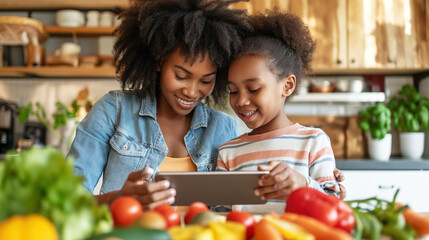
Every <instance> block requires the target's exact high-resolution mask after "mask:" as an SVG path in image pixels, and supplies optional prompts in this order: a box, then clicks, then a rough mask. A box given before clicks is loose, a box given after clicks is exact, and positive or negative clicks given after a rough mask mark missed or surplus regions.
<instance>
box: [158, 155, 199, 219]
mask: <svg viewBox="0 0 429 240" xmlns="http://www.w3.org/2000/svg"><path fill="white" fill-rule="evenodd" d="M158 169H159V171H160V172H196V171H197V166H195V163H194V162H193V161H192V159H191V157H190V156H187V157H184V158H172V157H165V159H164V161H162V163H161V165H160V166H159V167H158ZM176 210H177V211H178V212H179V213H182V214H185V213H186V212H187V211H188V207H187V206H177V207H176Z"/></svg>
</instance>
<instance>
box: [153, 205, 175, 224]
mask: <svg viewBox="0 0 429 240" xmlns="http://www.w3.org/2000/svg"><path fill="white" fill-rule="evenodd" d="M153 210H155V211H156V212H159V213H160V214H161V215H162V216H163V217H164V219H165V221H166V222H167V228H170V227H172V226H180V214H179V212H177V211H176V209H174V208H173V207H172V206H170V205H169V204H161V205H158V206H157V207H155V208H154V209H153Z"/></svg>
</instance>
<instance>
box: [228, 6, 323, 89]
mask: <svg viewBox="0 0 429 240" xmlns="http://www.w3.org/2000/svg"><path fill="white" fill-rule="evenodd" d="M251 24H252V25H253V28H254V32H253V34H252V36H250V37H249V38H247V39H245V40H244V43H243V48H242V49H241V50H240V51H239V53H238V55H237V56H236V58H239V57H242V56H244V55H253V56H259V57H262V58H263V59H265V62H266V64H267V66H268V68H269V69H270V70H271V72H273V73H274V74H275V75H277V77H278V78H279V79H283V78H284V77H286V76H288V75H290V74H294V75H295V77H296V79H297V82H296V85H297V86H296V87H297V88H298V85H299V83H300V79H301V77H302V76H304V75H305V74H307V73H309V72H310V71H311V65H310V63H311V60H312V57H313V52H314V50H315V48H316V44H315V42H314V41H313V39H312V37H311V34H310V31H309V29H308V27H307V26H306V25H305V24H304V22H303V21H302V20H301V19H300V18H299V17H297V16H295V15H293V14H290V13H282V12H281V11H280V10H279V9H278V8H276V9H274V10H271V11H267V12H266V14H262V13H259V14H256V15H254V16H252V17H251Z"/></svg>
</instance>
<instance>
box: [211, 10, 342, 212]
mask: <svg viewBox="0 0 429 240" xmlns="http://www.w3.org/2000/svg"><path fill="white" fill-rule="evenodd" d="M252 24H253V25H254V27H255V32H254V34H253V35H252V36H250V37H248V38H247V39H246V40H245V41H244V43H243V48H242V49H241V51H239V53H238V55H237V56H236V57H235V60H234V61H233V62H232V63H231V65H230V68H229V72H228V81H229V82H228V87H229V89H230V104H231V107H232V109H233V110H234V112H235V113H236V114H237V115H238V116H239V117H240V118H241V120H242V121H243V122H244V123H245V124H246V125H247V127H248V128H250V129H252V131H251V132H250V133H246V134H243V135H241V136H240V137H237V138H235V139H233V140H231V141H229V142H227V143H225V144H223V145H221V146H220V148H219V157H218V164H217V170H221V171H222V170H224V171H225V170H226V171H257V170H261V171H262V170H265V171H267V170H268V171H270V173H269V174H268V175H265V176H263V177H262V178H261V180H260V181H259V186H260V188H258V189H256V190H255V194H256V195H259V196H260V197H261V198H262V199H267V200H268V203H267V204H266V205H243V206H233V209H235V210H242V211H249V212H271V211H274V212H284V209H285V200H286V199H287V196H288V195H289V194H290V193H291V192H292V191H293V190H295V189H297V188H299V187H305V186H309V187H313V188H317V189H320V190H321V191H323V190H325V191H326V192H329V193H332V192H333V191H332V190H331V189H333V188H334V186H335V185H336V182H335V176H334V169H335V160H334V154H333V152H332V148H331V145H330V140H329V137H328V136H327V135H326V134H325V133H324V132H323V131H322V130H321V129H317V128H309V127H304V126H301V125H299V124H298V123H293V122H291V121H290V120H289V119H288V117H287V116H286V114H285V112H284V103H285V101H286V99H287V98H288V97H290V96H291V95H292V94H293V93H294V91H295V89H296V88H297V86H298V84H299V82H300V81H301V78H302V76H303V75H304V74H305V73H306V72H307V71H309V70H310V62H311V58H312V53H313V51H314V48H315V44H314V42H313V40H312V38H311V36H310V32H309V30H308V28H307V27H306V26H305V25H304V23H303V22H302V21H301V20H300V19H299V18H298V17H296V16H294V15H291V14H284V13H281V12H279V11H278V10H274V11H271V12H268V14H267V15H262V14H259V15H256V16H254V17H253V18H252Z"/></svg>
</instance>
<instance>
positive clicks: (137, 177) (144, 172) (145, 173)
mask: <svg viewBox="0 0 429 240" xmlns="http://www.w3.org/2000/svg"><path fill="white" fill-rule="evenodd" d="M152 174H153V169H152V168H150V167H144V168H143V169H141V170H138V171H135V172H131V173H130V175H128V178H127V181H130V182H140V181H144V180H145V179H147V178H149V177H150V176H152Z"/></svg>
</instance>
